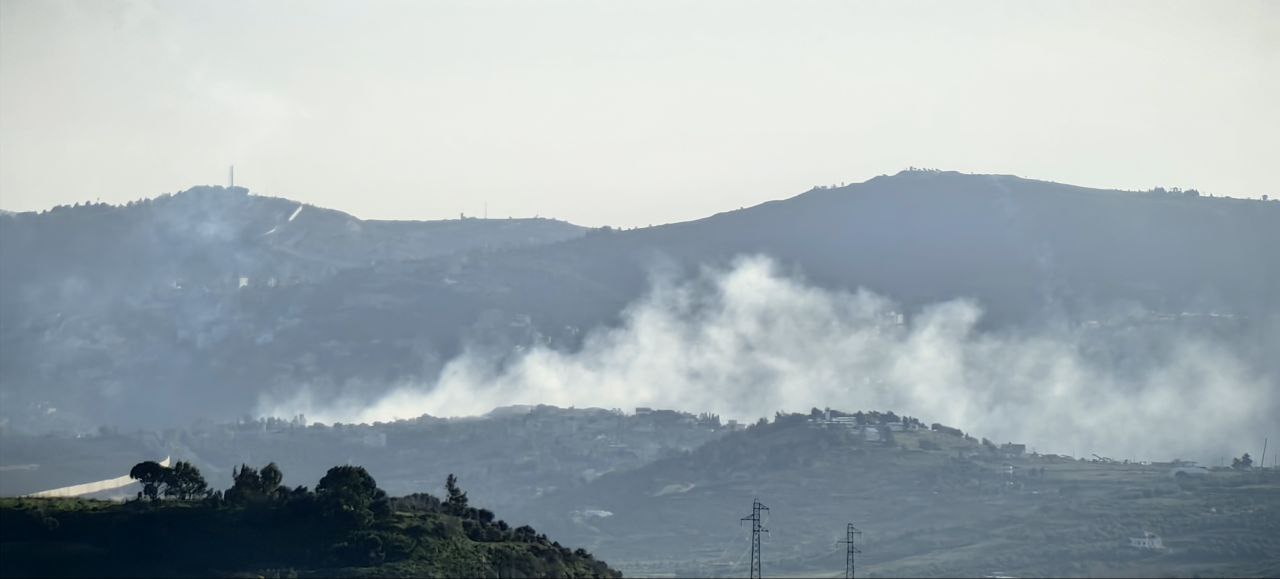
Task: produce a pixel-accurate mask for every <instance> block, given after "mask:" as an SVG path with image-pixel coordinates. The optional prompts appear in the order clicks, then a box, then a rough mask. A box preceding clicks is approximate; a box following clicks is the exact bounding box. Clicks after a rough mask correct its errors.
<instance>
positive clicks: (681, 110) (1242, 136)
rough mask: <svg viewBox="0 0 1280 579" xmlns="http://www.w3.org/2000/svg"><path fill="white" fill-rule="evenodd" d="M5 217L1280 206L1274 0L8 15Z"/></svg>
mask: <svg viewBox="0 0 1280 579" xmlns="http://www.w3.org/2000/svg"><path fill="white" fill-rule="evenodd" d="M0 7H2V8H0V207H2V208H4V209H9V210H32V209H43V208H47V207H50V206H53V205H56V204H60V203H73V202H76V201H84V200H92V199H100V200H102V201H108V202H113V203H114V202H124V201H128V200H131V199H137V198H141V197H151V196H155V195H157V194H160V193H164V192H172V191H178V190H182V189H185V188H187V187H190V186H192V185H196V184H225V182H226V173H227V166H228V165H230V164H232V163H234V164H235V165H236V176H237V183H238V184H241V185H244V186H247V187H249V188H250V189H251V190H253V191H254V192H257V193H262V194H267V195H276V196H284V197H290V198H294V199H298V200H302V201H306V202H309V203H314V204H317V205H322V206H327V207H332V208H335V209H340V210H344V211H347V212H350V213H353V214H355V215H358V216H360V217H365V218H402V219H407V218H414V219H436V218H448V217H457V215H458V214H459V213H460V212H466V213H467V214H468V215H479V214H480V213H482V211H483V210H484V204H485V203H486V202H487V203H488V208H489V216H490V217H494V216H498V217H505V216H508V215H515V216H526V215H534V214H539V215H542V216H544V217H546V216H552V217H558V218H562V219H567V220H570V221H573V222H576V223H581V224H584V225H606V224H608V225H615V226H618V225H621V226H630V225H648V224H650V223H653V224H657V223H665V222H671V221H680V220H686V219H692V218H697V217H702V216H705V215H708V214H711V213H715V212H718V211H724V210H729V209H736V208H738V207H740V206H746V205H752V204H755V203H759V202H762V201H766V200H769V199H776V198H781V197H787V196H790V195H793V194H796V193H799V192H801V191H803V190H805V189H808V188H809V187H811V186H813V185H816V184H832V183H839V182H842V181H849V182H853V181H863V180H866V179H869V178H871V177H874V176H876V175H878V174H882V173H894V172H897V171H898V170H900V169H902V168H905V167H907V166H908V165H914V166H918V167H920V166H923V167H936V168H941V169H956V170H960V171H966V172H983V173H1012V174H1017V175H1021V176H1026V177H1033V178H1039V179H1048V180H1053V181H1061V182H1068V183H1074V184H1080V185H1088V186H1097V187H1116V188H1126V189H1140V188H1141V189H1145V188H1150V187H1152V186H1156V185H1163V186H1180V187H1184V188H1185V187H1196V188H1199V189H1200V190H1202V191H1204V192H1205V193H1213V194H1218V195H1232V196H1237V197H1245V196H1253V197H1256V196H1260V195H1262V194H1264V193H1266V194H1271V195H1273V196H1275V195H1277V194H1278V193H1280V190H1278V189H1280V187H1278V186H1277V178H1276V175H1275V172H1276V168H1277V159H1280V144H1277V135H1280V105H1277V103H1280V2H1274V1H1258V2H1225V1H1222V0H1212V1H1208V2H1171V1H1157V2H1113V1H1105V2H1025V1H1017V2H962V1H954V0H949V1H945V2H927V3H921V2H906V1H902V0H892V1H886V2H849V1H832V2H818V1H815V2H783V1H775V2H768V3H764V2H749V1H744V0H717V1H706V2H689V1H679V2H661V1H655V0H644V1H627V2H607V1H593V2H585V1H584V2H554V1H540V2H481V1H475V0H468V1H464V2H439V1H437V2H428V1H412V2H385V1H383V2H380V1H369V0H361V1H355V0H352V1H346V2H318V1H313V0H307V1H298V2H284V1H252V2H238V1H226V0H219V1H206V2H178V1H163V2H160V1H157V2H149V1H133V2H115V1H108V0H86V1H82V2H73V1H52V0H34V1H33V0H0Z"/></svg>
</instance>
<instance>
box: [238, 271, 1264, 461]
mask: <svg viewBox="0 0 1280 579" xmlns="http://www.w3.org/2000/svg"><path fill="white" fill-rule="evenodd" d="M981 316H982V310H981V308H980V307H979V306H978V305H977V304H975V303H973V302H971V301H966V300H954V301H947V302H944V303H938V304H935V305H932V306H930V307H927V308H924V309H923V310H921V311H919V312H917V313H914V314H913V315H911V316H909V317H905V318H904V316H902V315H901V314H900V313H899V311H898V307H897V306H896V305H895V304H894V303H893V302H891V301H889V300H887V299H885V298H883V297H879V296H876V295H873V294H871V293H869V292H866V291H859V292H856V293H849V292H841V291H831V290H825V289H820V288H816V287H813V286H811V285H807V284H806V283H804V282H803V280H800V279H797V278H795V277H792V276H784V275H781V274H780V273H779V271H778V269H777V267H776V266H775V265H774V264H773V263H772V262H771V261H769V260H768V259H765V258H760V257H753V258H743V259H740V260H738V261H737V262H736V263H735V264H734V266H733V267H732V268H730V269H728V270H713V269H707V270H704V271H703V272H702V273H701V275H699V276H697V277H696V278H695V279H683V280H682V279H675V278H672V277H670V276H668V277H663V278H658V279H655V281H654V283H653V287H652V289H651V291H650V292H649V293H648V294H647V296H646V297H644V298H643V299H641V300H639V301H637V302H635V303H633V304H632V305H631V306H630V307H628V308H627V309H626V311H625V312H624V313H623V316H622V320H623V321H622V323H621V324H619V325H618V326H617V327H612V328H599V329H596V330H594V331H593V332H591V333H589V335H588V336H587V337H586V339H585V341H584V343H583V345H582V347H581V348H580V349H578V350H576V351H573V352H563V351H558V350H554V349H550V348H546V347H534V348H532V349H531V350H529V351H527V352H524V353H521V354H520V355H518V356H517V357H516V358H515V359H514V360H509V361H507V362H505V363H498V362H495V361H494V360H493V359H492V358H491V357H488V356H482V355H479V354H474V353H472V354H466V355H463V356H460V357H458V358H457V359H454V360H452V361H450V362H449V363H448V364H446V365H445V366H444V368H443V370H442V371H441V372H440V375H439V376H438V378H437V379H436V380H435V382H434V383H431V384H405V385H402V386H400V387H398V388H396V389H393V390H392V391H391V393H390V394H388V395H386V396H384V397H382V398H381V399H379V400H376V401H374V402H372V403H369V402H368V401H357V400H339V401H318V400H314V399H312V398H311V396H310V395H309V393H308V392H306V391H303V392H301V393H299V394H297V395H295V396H293V397H291V398H290V399H288V400H285V401H280V400H263V404H262V405H261V410H262V411H263V413H264V414H271V415H277V416H288V415H293V414H296V413H299V412H302V413H305V414H306V415H307V416H308V417H310V418H312V419H314V420H318V421H321V422H333V421H340V422H373V421H388V420H394V419H397V418H410V417H414V416H418V415H421V414H431V415H435V416H463V415H476V414H483V413H485V412H487V411H489V410H491V409H493V408H495V407H498V406H504V405H511V404H552V405H557V406H564V407H567V406H598V407H605V408H623V409H630V408H632V407H636V406H650V407H659V408H674V409H680V410H687V411H694V412H698V411H710V412H717V413H720V414H722V415H724V416H726V417H733V418H738V419H747V420H751V419H754V418H756V417H761V416H769V415H772V414H773V413H774V412H775V411H779V410H782V411H807V410H808V409H809V408H810V407H819V408H821V407H825V406H830V407H833V408H838V409H844V410H871V409H879V410H894V411H896V412H899V413H903V414H908V415H912V416H916V417H919V418H921V419H923V420H926V421H938V422H942V423H944V424H948V425H953V426H956V427H959V428H962V429H964V430H966V431H969V432H971V433H973V434H974V435H975V436H986V437H989V438H991V439H993V440H995V441H997V442H1004V441H1017V442H1025V443H1027V444H1028V445H1029V447H1031V448H1036V449H1038V450H1039V451H1041V452H1057V453H1065V454H1072V455H1077V456H1080V455H1083V456H1088V455H1089V454H1090V453H1095V452H1096V453H1099V454H1104V455H1109V456H1113V457H1116V458H1121V457H1123V458H1132V459H1137V460H1141V459H1155V460H1160V459H1169V458H1174V457H1183V458H1198V459H1201V460H1205V461H1209V460H1212V461H1213V462H1215V463H1216V461H1217V459H1218V457H1219V456H1220V455H1232V454H1239V449H1240V448H1241V445H1246V444H1248V443H1250V442H1252V439H1253V438H1255V435H1257V434H1258V433H1259V432H1260V429H1261V428H1262V425H1264V424H1267V418H1266V417H1267V416H1268V415H1272V416H1273V415H1274V409H1275V407H1276V404H1275V403H1274V401H1273V400H1272V398H1273V393H1274V392H1275V390H1276V384H1275V383H1274V379H1273V378H1271V377H1269V376H1267V375H1266V374H1265V373H1263V372H1259V371H1258V370H1257V369H1256V368H1254V367H1253V366H1252V365H1250V364H1248V363H1246V362H1245V361H1244V360H1243V359H1242V358H1241V357H1240V356H1238V355H1236V354H1235V353H1233V351H1232V350H1231V349H1230V348H1229V347H1227V346H1225V345H1223V344H1221V343H1220V342H1219V341H1216V340H1213V339H1209V338H1204V337H1195V336H1190V335H1182V334H1178V335H1177V336H1176V338H1174V339H1169V338H1168V336H1169V334H1170V332H1168V331H1167V330H1165V331H1162V334H1163V335H1164V338H1162V339H1159V340H1155V339H1154V338H1153V339H1147V338H1145V337H1143V336H1144V334H1141V333H1139V334H1137V337H1136V338H1130V341H1133V340H1137V341H1139V342H1141V344H1139V346H1141V347H1133V346H1132V344H1129V345H1126V343H1125V342H1123V341H1121V342H1119V345H1118V346H1117V345H1116V344H1115V343H1112V342H1105V343H1103V342H1101V341H1100V340H1101V339H1100V338H1099V334H1098V332H1097V331H1096V330H1092V329H1090V328H1087V327H1085V326H1081V325H1061V326H1058V327H1057V329H1041V330H1037V331H1035V332H1028V331H1025V330H1024V331H1021V332H1004V333H992V332H980V331H979V330H978V329H977V324H978V321H979V319H980V318H981ZM1045 328H1048V327H1047V326H1046V327H1045ZM1115 348H1120V349H1121V350H1123V351H1117V350H1116V349H1115Z"/></svg>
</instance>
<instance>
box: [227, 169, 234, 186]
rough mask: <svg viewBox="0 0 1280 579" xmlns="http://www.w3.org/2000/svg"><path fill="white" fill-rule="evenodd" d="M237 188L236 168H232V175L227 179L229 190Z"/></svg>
mask: <svg viewBox="0 0 1280 579" xmlns="http://www.w3.org/2000/svg"><path fill="white" fill-rule="evenodd" d="M235 187H236V166H235V165H232V166H231V174H230V176H228V177H227V188H228V189H235Z"/></svg>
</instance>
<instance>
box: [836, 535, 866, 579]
mask: <svg viewBox="0 0 1280 579" xmlns="http://www.w3.org/2000/svg"><path fill="white" fill-rule="evenodd" d="M844 534H845V539H844V540H843V541H840V542H841V543H844V544H845V545H846V547H845V551H844V579H854V577H855V573H854V569H855V565H854V557H853V556H854V555H857V554H859V553H862V551H860V550H858V546H857V545H856V543H857V541H858V539H859V538H861V537H862V531H859V530H858V528H857V527H855V526H853V523H849V524H848V525H847V526H845V528H844Z"/></svg>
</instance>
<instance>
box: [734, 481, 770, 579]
mask: <svg viewBox="0 0 1280 579" xmlns="http://www.w3.org/2000/svg"><path fill="white" fill-rule="evenodd" d="M767 510H769V507H766V506H764V504H763V503H761V502H760V499H756V500H754V501H752V503H751V516H749V517H742V519H741V520H742V521H751V579H760V577H761V575H760V533H768V532H769V529H766V528H764V526H762V525H761V524H760V523H761V521H760V513H761V512H762V511H767ZM739 524H741V523H739Z"/></svg>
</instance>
